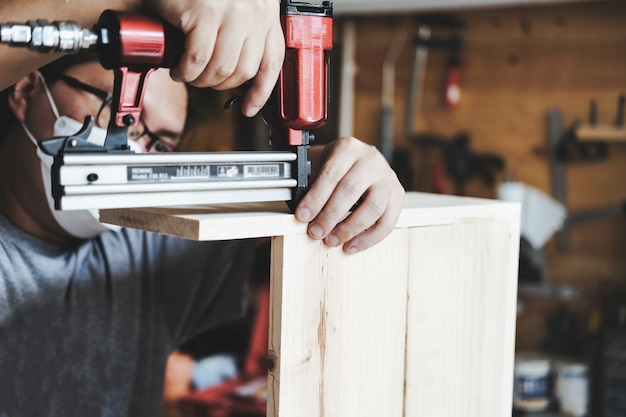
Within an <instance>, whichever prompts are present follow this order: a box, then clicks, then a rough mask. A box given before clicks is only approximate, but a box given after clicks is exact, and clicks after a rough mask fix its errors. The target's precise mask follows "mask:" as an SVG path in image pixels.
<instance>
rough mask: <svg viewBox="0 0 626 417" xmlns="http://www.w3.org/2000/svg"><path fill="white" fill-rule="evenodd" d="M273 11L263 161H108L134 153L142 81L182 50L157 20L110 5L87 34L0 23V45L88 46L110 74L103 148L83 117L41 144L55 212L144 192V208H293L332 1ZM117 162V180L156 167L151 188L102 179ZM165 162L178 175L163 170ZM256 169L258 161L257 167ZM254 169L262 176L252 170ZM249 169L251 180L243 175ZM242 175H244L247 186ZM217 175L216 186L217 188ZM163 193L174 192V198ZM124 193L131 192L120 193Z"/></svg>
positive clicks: (302, 176)
mask: <svg viewBox="0 0 626 417" xmlns="http://www.w3.org/2000/svg"><path fill="white" fill-rule="evenodd" d="M280 7H281V16H282V24H283V29H284V33H285V42H286V54H285V61H284V65H283V69H282V71H281V74H280V79H279V82H278V84H277V86H276V88H275V90H274V94H273V95H272V99H271V100H270V102H269V103H268V105H267V106H266V107H265V109H264V111H263V114H264V117H265V118H266V120H268V122H269V125H270V127H271V138H270V139H271V142H272V145H274V147H276V148H277V150H278V151H277V152H274V153H273V155H271V156H272V157H273V158H275V159H272V160H268V158H269V157H268V156H267V155H264V156H263V157H262V158H261V157H260V156H259V154H258V153H257V155H251V154H250V153H248V154H244V153H243V152H241V153H237V155H234V156H233V159H232V160H230V161H224V160H223V158H221V157H219V158H216V157H215V155H210V154H208V153H207V154H199V155H201V156H198V155H196V156H194V157H193V158H186V159H184V162H183V157H182V156H181V154H178V155H172V156H170V157H164V156H160V157H158V158H157V157H156V156H155V155H137V157H136V158H134V157H132V156H124V157H123V158H121V157H120V158H117V159H116V161H119V162H113V159H112V158H110V157H108V156H109V155H110V154H115V155H116V156H120V155H121V154H126V153H128V154H131V155H133V153H132V152H131V151H130V150H129V146H128V143H127V141H128V135H127V133H128V128H129V127H130V126H133V125H135V124H136V123H138V122H139V118H140V115H141V111H142V107H143V92H144V88H145V86H146V81H147V79H148V77H149V75H150V73H152V72H153V71H154V70H155V69H157V68H161V67H163V68H170V67H172V66H175V65H176V64H177V63H178V62H179V60H180V55H181V53H182V51H183V49H184V36H183V34H182V33H181V32H180V31H179V30H178V29H177V28H175V27H173V26H171V25H169V24H168V23H166V22H164V21H162V20H160V19H158V18H156V17H149V16H145V15H139V14H134V13H126V12H116V11H112V10H107V11H105V12H104V13H103V14H102V15H101V16H100V19H99V20H98V23H97V25H96V26H95V27H94V28H93V30H88V29H82V28H80V27H79V26H78V25H77V24H76V23H75V22H72V21H62V22H52V23H49V22H47V21H43V20H36V21H35V20H33V21H29V22H27V23H24V24H19V23H9V24H3V25H0V43H4V44H8V45H11V46H18V47H27V48H29V49H31V50H34V51H39V52H50V51H60V52H70V53H76V52H80V51H82V50H87V49H94V50H95V51H96V53H97V54H98V57H99V59H100V62H101V64H102V65H103V67H105V68H107V69H111V70H113V72H114V74H115V83H114V88H113V101H112V107H111V121H110V122H109V126H108V129H107V136H106V139H105V142H104V145H103V146H98V145H94V144H93V143H91V142H89V141H88V140H87V138H88V137H89V133H90V131H91V128H92V126H93V120H90V119H87V120H85V123H84V125H83V128H82V129H81V130H80V131H79V132H77V133H75V134H74V135H71V136H68V137H60V138H51V139H48V140H45V141H42V142H40V146H41V148H42V149H43V150H44V151H45V152H46V153H48V154H49V155H53V156H55V163H54V165H53V167H52V178H53V197H54V199H55V205H56V208H57V209H59V210H63V209H69V210H78V209H101V208H122V207H136V206H138V205H144V206H145V205H146V201H147V200H146V199H143V198H140V197H139V196H138V193H144V195H145V196H146V197H148V198H150V200H149V201H151V202H149V203H147V204H149V205H172V204H176V205H179V204H210V203H229V202H249V201H254V202H257V201H279V200H280V201H286V202H287V204H288V205H289V207H290V208H291V209H292V210H294V209H295V206H296V204H297V203H298V201H299V200H300V198H301V197H302V196H303V195H304V193H305V192H306V189H307V188H308V177H309V175H310V163H309V161H308V158H307V151H308V147H309V144H310V142H311V141H312V140H313V139H314V135H313V134H311V133H310V132H309V130H311V129H318V128H320V127H321V126H322V125H323V124H324V122H325V120H326V112H327V101H328V85H329V82H328V73H329V71H328V67H329V51H330V50H331V48H332V3H331V2H328V1H326V2H324V3H322V4H321V5H317V4H308V3H299V2H292V1H289V0H281V6H280ZM78 154H80V155H85V154H93V158H90V159H89V164H88V166H85V163H84V162H82V161H83V160H82V159H80V158H77V157H76V155H78ZM202 155H205V156H206V157H204V156H202ZM163 161H166V162H163ZM114 163H115V164H117V165H116V168H115V169H116V177H115V178H118V179H119V178H126V177H127V175H126V174H125V172H121V171H120V172H119V173H118V172H117V171H119V170H120V169H121V170H132V169H134V168H137V167H139V168H141V169H143V170H147V171H150V172H158V175H157V176H156V177H155V178H156V179H152V178H151V182H150V184H146V181H144V180H143V179H136V178H134V177H132V176H130V177H129V179H127V180H124V181H121V180H118V179H115V180H113V179H110V177H108V176H107V175H108V173H110V172H112V171H111V170H109V169H108V168H106V166H107V165H111V164H114ZM166 164H168V165H167V166H169V167H172V168H171V172H175V174H171V173H170V171H168V169H169V168H167V167H166V168H164V166H165V165H166ZM255 164H256V165H255ZM70 165H71V166H72V168H76V169H75V170H74V171H72V172H82V170H89V171H90V172H89V173H88V175H87V176H85V177H84V178H83V177H73V178H67V177H66V176H63V175H62V173H61V172H62V170H63V167H69V166H70ZM259 165H262V166H261V168H260V169H258V170H257V169H256V168H257V167H258V166H259ZM177 167H178V168H180V169H176V168H177ZM220 168H224V169H226V168H228V169H231V168H232V170H233V171H232V172H235V173H236V174H237V175H238V177H237V178H236V181H230V182H228V183H226V182H225V181H226V180H223V179H220V178H217V177H216V176H215V175H214V174H212V172H213V171H214V169H220ZM65 172H67V170H66V171H65ZM187 172H202V173H203V174H202V175H204V176H203V177H202V179H204V178H205V177H206V182H205V183H203V184H201V185H200V184H199V182H200V181H199V180H200V179H201V178H199V177H197V176H189V175H187V174H186V173H187ZM257 172H258V173H263V174H258V175H257V174H254V173H257ZM205 173H206V174H205ZM250 173H253V176H254V178H248V177H246V175H249V174H250ZM265 173H269V174H270V176H268V175H265ZM118 174H119V175H118ZM105 176H107V177H106V179H105V178H104V177H105ZM174 177H175V178H174ZM172 178H174V179H175V180H176V181H175V182H176V183H178V184H181V183H182V182H183V181H185V182H188V184H187V187H186V188H185V190H188V191H187V192H186V193H180V192H178V191H179V189H180V187H177V188H176V189H171V187H169V186H168V185H167V184H165V183H166V182H171V180H172ZM248 179H250V181H247V182H246V180H248ZM217 180H219V181H223V182H222V183H221V184H220V185H215V184H216V183H217V182H216V181H217ZM261 180H265V181H261ZM107 181H108V182H107ZM113 181H118V182H113ZM142 181H143V183H142V184H138V183H139V182H142ZM244 182H246V183H245V184H244ZM144 185H146V186H144ZM168 187H169V188H168ZM229 187H230V188H229ZM225 190H228V191H230V193H228V194H227V193H225V192H224V191H225ZM258 190H262V192H258ZM166 193H172V194H171V197H169V196H167V195H166ZM129 195H134V196H135V198H132V199H131V198H126V197H127V196H129ZM290 197H291V200H289V198H290Z"/></svg>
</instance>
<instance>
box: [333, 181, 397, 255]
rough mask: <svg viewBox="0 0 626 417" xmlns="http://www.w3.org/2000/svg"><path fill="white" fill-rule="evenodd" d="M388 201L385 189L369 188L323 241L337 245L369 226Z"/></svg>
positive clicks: (373, 223)
mask: <svg viewBox="0 0 626 417" xmlns="http://www.w3.org/2000/svg"><path fill="white" fill-rule="evenodd" d="M389 201H390V199H389V194H388V193H387V192H386V190H380V189H376V188H371V189H370V190H369V191H368V192H367V193H366V194H365V195H364V198H363V200H362V201H361V202H360V204H359V205H358V207H357V208H356V209H354V211H352V213H350V214H349V215H348V217H346V218H345V219H344V220H342V221H341V222H339V223H338V224H337V225H336V226H335V227H334V228H333V229H332V230H331V231H330V232H329V234H328V236H326V238H325V239H324V243H326V244H327V245H329V246H339V245H342V244H343V243H345V242H347V241H349V240H350V239H352V238H354V237H355V236H357V235H358V234H360V233H362V232H364V231H365V230H367V229H369V228H371V227H372V226H374V225H375V224H376V222H377V221H378V220H379V219H380V218H381V217H382V215H383V213H384V212H385V210H387V206H388V205H389Z"/></svg>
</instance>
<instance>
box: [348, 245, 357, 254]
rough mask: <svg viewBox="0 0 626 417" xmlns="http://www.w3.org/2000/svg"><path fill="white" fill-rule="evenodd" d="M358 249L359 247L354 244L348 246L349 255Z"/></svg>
mask: <svg viewBox="0 0 626 417" xmlns="http://www.w3.org/2000/svg"><path fill="white" fill-rule="evenodd" d="M358 251H359V249H358V248H357V247H356V246H350V247H349V248H348V254H349V255H354V254H355V253H357V252H358Z"/></svg>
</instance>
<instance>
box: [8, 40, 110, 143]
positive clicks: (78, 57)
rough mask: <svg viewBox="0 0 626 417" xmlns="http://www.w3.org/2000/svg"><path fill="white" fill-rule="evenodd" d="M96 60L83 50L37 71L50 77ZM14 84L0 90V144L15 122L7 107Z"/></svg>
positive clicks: (96, 59) (95, 57) (91, 54)
mask: <svg viewBox="0 0 626 417" xmlns="http://www.w3.org/2000/svg"><path fill="white" fill-rule="evenodd" d="M94 61H98V56H97V55H96V54H95V52H83V53H80V54H75V55H65V56H63V57H61V58H59V59H57V60H55V61H52V62H51V63H49V64H47V65H45V66H43V67H41V68H39V72H41V73H42V74H43V76H44V77H46V75H48V77H47V78H51V79H52V78H53V77H51V75H52V74H59V73H63V72H65V71H66V70H67V69H68V68H71V67H74V66H76V65H81V64H85V63H87V62H94ZM13 88H14V86H10V87H8V88H6V89H4V90H3V91H0V145H2V143H4V140H5V139H6V137H7V135H8V134H9V132H10V131H11V129H13V126H14V125H15V123H16V122H17V120H16V119H15V115H14V114H13V111H12V110H11V108H10V107H9V96H10V95H11V93H12V92H13Z"/></svg>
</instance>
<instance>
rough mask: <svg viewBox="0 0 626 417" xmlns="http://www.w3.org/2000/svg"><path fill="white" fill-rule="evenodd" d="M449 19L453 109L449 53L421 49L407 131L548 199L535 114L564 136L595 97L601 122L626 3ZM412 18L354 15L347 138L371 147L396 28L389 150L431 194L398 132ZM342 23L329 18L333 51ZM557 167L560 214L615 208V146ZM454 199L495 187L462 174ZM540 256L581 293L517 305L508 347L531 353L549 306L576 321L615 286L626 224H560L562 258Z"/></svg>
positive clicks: (625, 87) (619, 196)
mask: <svg viewBox="0 0 626 417" xmlns="http://www.w3.org/2000/svg"><path fill="white" fill-rule="evenodd" d="M452 15H453V16H454V17H457V18H458V19H460V20H461V21H462V22H464V24H465V32H464V35H463V48H462V50H461V55H460V58H461V62H462V73H461V77H462V78H461V86H462V87H461V90H462V93H461V100H460V104H459V105H458V107H457V108H455V109H448V108H446V106H445V102H444V86H445V80H446V68H447V65H448V58H449V53H448V52H447V51H444V50H431V51H430V53H429V55H428V61H427V71H426V76H425V86H424V90H423V95H422V106H421V111H420V112H419V113H418V114H415V115H414V116H415V117H414V122H413V126H412V128H413V130H414V132H420V133H432V134H436V135H440V136H442V137H444V138H452V137H453V136H454V135H456V134H458V133H459V132H467V133H468V134H469V137H470V140H471V142H470V143H471V148H472V150H473V151H475V152H484V153H494V154H497V155H500V156H501V157H503V158H504V159H505V160H506V169H505V170H503V171H501V172H498V173H497V175H496V178H495V179H496V181H500V180H502V179H503V178H504V176H505V175H506V174H511V175H514V176H515V178H516V179H517V180H519V181H522V182H524V183H527V184H529V185H532V186H534V187H537V188H539V189H541V190H544V191H545V192H547V193H551V192H552V191H551V183H550V166H549V159H548V153H547V143H548V142H547V141H548V139H547V137H548V136H547V121H546V114H547V112H548V111H549V110H550V109H553V108H554V109H558V110H559V111H560V112H561V114H562V119H563V124H564V126H563V127H564V128H567V127H569V126H571V124H572V123H574V121H576V120H583V121H586V119H587V117H588V113H589V103H590V100H591V99H595V100H596V101H597V104H598V122H599V123H613V121H614V120H615V117H616V110H617V105H616V104H617V99H618V95H619V94H620V93H622V92H626V29H625V28H626V2H623V1H620V0H617V1H607V2H593V3H588V4H585V3H581V4H579V3H576V4H570V5H563V6H533V7H522V8H501V9H481V10H471V11H463V12H459V13H454V14H452ZM415 17H416V16H407V15H403V16H375V17H374V16H367V17H364V18H363V17H359V18H355V19H354V21H355V22H356V27H357V50H356V57H355V59H356V65H357V74H356V79H355V88H356V90H355V118H354V136H356V137H358V138H360V139H362V140H364V141H366V142H368V143H371V144H378V141H379V139H378V138H379V133H378V132H379V114H380V106H381V80H382V62H383V60H384V57H385V54H386V53H387V50H388V48H389V46H390V44H391V42H392V40H393V38H394V34H395V33H396V31H397V30H402V29H403V30H406V31H407V32H408V34H409V37H408V38H407V39H408V40H407V42H406V43H405V45H404V47H403V48H402V54H401V55H400V56H399V59H398V61H397V66H396V81H395V88H396V90H395V91H396V93H395V110H396V111H395V118H394V121H395V122H394V124H395V135H394V136H395V145H396V147H397V148H402V149H405V152H406V154H409V155H410V158H409V160H410V161H411V166H410V168H411V170H412V173H411V174H410V176H411V179H412V180H413V181H412V182H413V184H414V185H413V186H412V188H414V189H418V190H424V191H432V188H430V185H429V184H431V183H432V182H433V178H432V172H433V170H432V169H430V168H429V170H428V171H427V172H426V174H428V175H430V176H431V177H430V178H427V180H426V182H424V178H417V179H416V176H417V175H420V174H419V173H420V169H419V168H420V167H419V164H420V161H421V160H420V157H419V154H420V152H419V150H418V148H417V146H416V145H415V144H412V143H410V141H409V140H408V139H407V137H406V136H407V135H405V134H404V129H403V123H404V111H405V108H406V103H407V95H408V88H409V75H410V69H411V63H412V60H413V56H414V52H413V45H412V43H411V38H412V36H413V31H414V28H413V21H414V19H415ZM344 19H345V18H343V19H337V29H338V30H337V31H336V34H337V36H336V38H337V39H336V43H337V47H338V48H341V27H342V22H343V20H344ZM434 35H435V32H433V36H434ZM434 157H436V154H434ZM431 162H432V161H431ZM566 170H567V172H566V179H567V194H568V202H567V205H568V209H569V210H570V211H571V212H576V211H580V210H587V209H592V208H598V207H604V206H608V205H614V204H617V203H619V202H620V201H624V200H626V185H625V184H624V181H625V180H626V145H624V144H614V145H611V146H610V148H609V156H608V159H606V160H603V161H598V162H584V163H578V164H568V166H567V168H566ZM422 175H423V172H422ZM424 184H426V185H424ZM444 191H445V192H447V193H453V192H454V188H453V186H452V183H451V182H450V181H449V180H445V185H444ZM465 194H467V195H472V196H480V197H489V198H492V197H494V196H495V187H494V186H492V185H489V184H486V183H485V182H484V181H482V180H480V179H478V178H474V179H471V180H470V181H469V182H468V183H467V186H466V188H465ZM457 255H458V254H450V256H451V257H454V256H457ZM546 255H547V266H548V271H547V272H548V279H549V281H550V282H551V283H567V284H574V285H578V286H580V287H581V288H582V289H583V291H584V293H583V296H582V297H580V298H577V299H574V300H570V301H561V300H557V299H555V298H541V297H528V298H524V299H523V300H524V307H525V308H524V310H523V312H522V314H521V315H520V316H519V318H518V336H517V346H518V348H520V349H530V348H532V349H536V348H539V347H541V344H542V340H543V339H544V337H545V333H544V328H545V320H546V318H547V316H548V315H549V314H550V313H552V312H553V311H555V310H556V308H557V307H558V306H559V305H562V304H565V305H567V307H568V308H569V309H570V310H572V311H573V312H575V313H576V314H577V315H578V316H579V318H580V319H581V320H582V321H584V320H586V318H587V316H588V314H589V313H590V312H591V311H592V310H593V309H594V308H596V307H597V306H598V305H599V303H600V299H601V291H602V289H603V288H606V287H607V285H609V286H610V284H611V283H613V282H622V283H624V282H626V221H625V220H624V218H607V219H603V220H598V221H593V222H588V223H586V224H581V225H577V226H575V227H572V228H571V250H570V251H569V252H567V253H562V252H559V251H558V250H557V248H556V245H555V244H554V241H550V242H549V243H548V245H547V246H546ZM584 325H585V324H584V322H583V323H581V326H583V327H584Z"/></svg>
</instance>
